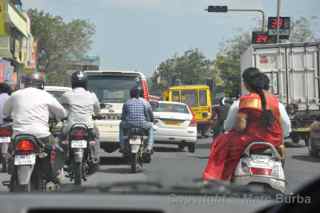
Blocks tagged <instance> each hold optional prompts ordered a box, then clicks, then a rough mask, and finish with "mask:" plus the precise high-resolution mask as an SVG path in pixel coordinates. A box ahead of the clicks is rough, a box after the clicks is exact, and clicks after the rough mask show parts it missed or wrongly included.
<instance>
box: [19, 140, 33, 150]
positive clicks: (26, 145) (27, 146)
mask: <svg viewBox="0 0 320 213" xmlns="http://www.w3.org/2000/svg"><path fill="white" fill-rule="evenodd" d="M16 150H17V151H19V152H32V151H34V150H35V147H34V144H33V142H32V141H30V140H26V139H24V140H21V141H19V142H18V143H17V145H16Z"/></svg>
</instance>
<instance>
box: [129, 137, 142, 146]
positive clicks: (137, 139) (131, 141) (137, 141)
mask: <svg viewBox="0 0 320 213" xmlns="http://www.w3.org/2000/svg"><path fill="white" fill-rule="evenodd" d="M129 143H130V144H137V145H139V144H141V143H142V142H141V138H130V141H129Z"/></svg>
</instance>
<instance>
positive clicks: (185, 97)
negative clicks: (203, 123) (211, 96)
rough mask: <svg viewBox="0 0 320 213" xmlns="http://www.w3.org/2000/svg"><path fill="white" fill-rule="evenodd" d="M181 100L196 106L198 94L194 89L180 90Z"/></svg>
mask: <svg viewBox="0 0 320 213" xmlns="http://www.w3.org/2000/svg"><path fill="white" fill-rule="evenodd" d="M181 102H182V103H185V104H187V105H188V106H198V94H197V91H196V90H181Z"/></svg>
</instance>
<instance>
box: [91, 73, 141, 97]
mask: <svg viewBox="0 0 320 213" xmlns="http://www.w3.org/2000/svg"><path fill="white" fill-rule="evenodd" d="M135 86H137V77H135V76H126V75H123V76H121V75H120V76H89V78H88V88H89V90H91V91H93V92H94V93H95V94H96V95H97V97H98V98H99V100H100V102H102V103H124V102H125V101H126V100H128V99H129V98H130V90H131V89H132V88H133V87H135Z"/></svg>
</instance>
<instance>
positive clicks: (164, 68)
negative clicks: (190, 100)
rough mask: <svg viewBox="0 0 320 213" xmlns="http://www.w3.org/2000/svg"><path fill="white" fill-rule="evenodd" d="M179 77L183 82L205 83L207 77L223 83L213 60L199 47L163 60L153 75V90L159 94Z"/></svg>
mask: <svg viewBox="0 0 320 213" xmlns="http://www.w3.org/2000/svg"><path fill="white" fill-rule="evenodd" d="M159 76H160V78H159ZM178 79H179V80H180V81H181V83H182V84H204V83H205V82H206V80H207V79H215V80H216V81H217V82H218V83H219V82H220V83H221V79H220V77H219V75H218V73H216V72H215V70H214V69H213V66H212V61H210V60H208V59H207V58H206V57H205V56H204V55H203V54H202V53H201V52H200V51H199V50H198V49H192V50H188V51H186V52H185V53H184V54H183V55H182V56H179V55H174V56H173V57H172V58H170V59H167V60H166V61H164V62H162V63H161V64H160V65H159V67H158V72H157V73H155V74H154V75H153V76H152V77H151V81H152V85H153V86H152V89H151V91H152V92H153V93H154V94H159V93H160V91H163V90H164V89H165V88H167V87H169V86H172V85H173V84H174V83H175V82H176V81H177V80H178Z"/></svg>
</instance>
